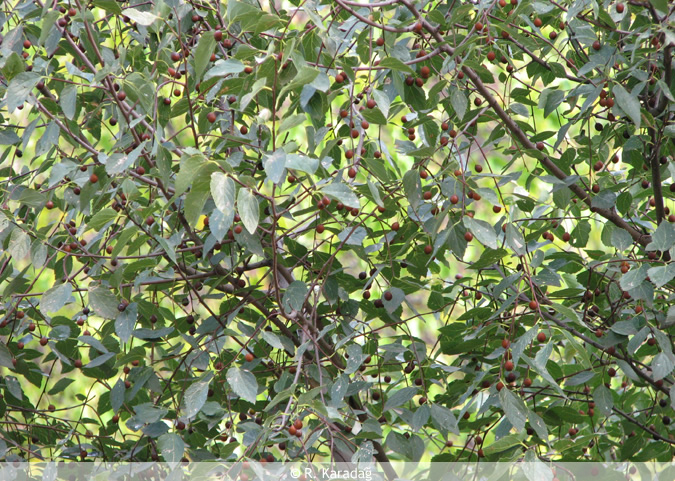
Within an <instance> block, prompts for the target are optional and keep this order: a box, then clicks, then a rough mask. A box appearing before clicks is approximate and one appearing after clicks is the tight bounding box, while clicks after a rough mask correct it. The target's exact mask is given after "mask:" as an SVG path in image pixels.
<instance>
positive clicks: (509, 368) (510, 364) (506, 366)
mask: <svg viewBox="0 0 675 481" xmlns="http://www.w3.org/2000/svg"><path fill="white" fill-rule="evenodd" d="M513 368H514V365H513V361H506V362H505V363H504V369H506V370H507V371H513Z"/></svg>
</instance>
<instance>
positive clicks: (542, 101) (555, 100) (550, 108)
mask: <svg viewBox="0 0 675 481" xmlns="http://www.w3.org/2000/svg"><path fill="white" fill-rule="evenodd" d="M564 98H565V92H563V91H562V90H557V89H544V91H543V92H542V93H541V95H540V96H539V108H540V109H544V118H546V117H548V116H549V115H551V113H552V112H555V110H556V109H557V108H558V106H559V105H560V104H561V103H562V101H563V100H564Z"/></svg>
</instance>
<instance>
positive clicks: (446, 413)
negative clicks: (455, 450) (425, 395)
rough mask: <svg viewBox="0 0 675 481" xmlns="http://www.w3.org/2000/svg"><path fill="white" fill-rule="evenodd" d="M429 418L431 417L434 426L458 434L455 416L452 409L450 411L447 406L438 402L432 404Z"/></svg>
mask: <svg viewBox="0 0 675 481" xmlns="http://www.w3.org/2000/svg"><path fill="white" fill-rule="evenodd" d="M420 409H421V408H420ZM431 419H433V421H434V423H435V424H436V426H438V427H439V428H440V429H443V430H445V431H450V432H452V433H455V434H457V435H459V427H458V425H457V418H455V415H454V414H452V411H450V410H449V409H448V408H446V407H443V406H441V405H439V404H432V405H431Z"/></svg>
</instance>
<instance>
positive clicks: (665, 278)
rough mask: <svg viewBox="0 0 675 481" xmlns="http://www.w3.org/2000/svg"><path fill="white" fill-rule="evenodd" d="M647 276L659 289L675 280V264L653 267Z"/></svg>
mask: <svg viewBox="0 0 675 481" xmlns="http://www.w3.org/2000/svg"><path fill="white" fill-rule="evenodd" d="M647 275H648V276H649V279H650V280H651V281H652V284H654V285H655V286H656V287H657V288H659V287H662V286H665V285H666V284H668V283H669V282H670V281H671V280H673V278H675V264H668V265H665V266H657V267H652V268H651V269H649V270H648V271H647Z"/></svg>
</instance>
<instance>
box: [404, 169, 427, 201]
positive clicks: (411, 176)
mask: <svg viewBox="0 0 675 481" xmlns="http://www.w3.org/2000/svg"><path fill="white" fill-rule="evenodd" d="M403 189H404V190H405V195H406V197H407V198H408V202H410V205H411V206H412V208H413V209H417V207H418V206H419V205H420V200H421V199H422V185H421V183H420V174H419V172H417V171H416V170H409V171H407V172H406V173H405V174H403Z"/></svg>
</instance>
